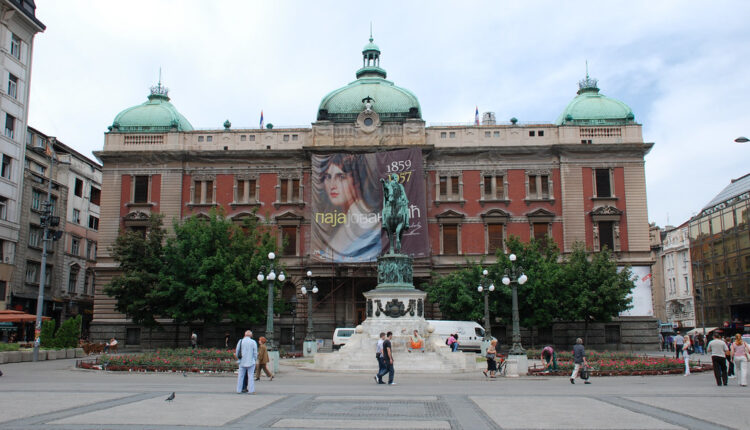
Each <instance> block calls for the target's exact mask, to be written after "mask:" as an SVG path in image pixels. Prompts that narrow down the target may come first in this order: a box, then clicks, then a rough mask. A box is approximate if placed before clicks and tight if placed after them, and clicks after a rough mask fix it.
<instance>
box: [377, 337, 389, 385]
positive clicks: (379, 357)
mask: <svg viewBox="0 0 750 430" xmlns="http://www.w3.org/2000/svg"><path fill="white" fill-rule="evenodd" d="M383 341H385V333H382V332H381V333H380V339H378V346H376V347H375V358H376V359H377V360H378V373H377V375H375V382H377V383H378V384H384V382H383V375H385V372H386V370H387V368H386V365H385V356H384V355H383Z"/></svg>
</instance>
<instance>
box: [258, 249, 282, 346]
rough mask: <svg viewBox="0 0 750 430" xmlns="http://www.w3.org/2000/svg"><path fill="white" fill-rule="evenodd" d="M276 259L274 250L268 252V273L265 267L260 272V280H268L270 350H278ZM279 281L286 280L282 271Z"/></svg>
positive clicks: (267, 329) (268, 339) (267, 338)
mask: <svg viewBox="0 0 750 430" xmlns="http://www.w3.org/2000/svg"><path fill="white" fill-rule="evenodd" d="M274 259H276V254H274V253H273V252H269V253H268V275H263V269H261V271H260V272H258V278H257V279H258V282H263V281H264V280H267V281H268V308H267V310H266V313H267V315H266V345H267V348H268V351H276V344H275V343H274V341H273V284H274V281H275V280H276V279H277V276H276V272H274V265H273V261H274ZM278 280H279V282H284V280H286V276H285V275H284V272H283V271H282V272H281V273H279V275H278Z"/></svg>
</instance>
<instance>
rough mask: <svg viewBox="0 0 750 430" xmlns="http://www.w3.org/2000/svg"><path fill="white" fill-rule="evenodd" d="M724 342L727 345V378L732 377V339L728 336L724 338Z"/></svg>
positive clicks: (733, 376)
mask: <svg viewBox="0 0 750 430" xmlns="http://www.w3.org/2000/svg"><path fill="white" fill-rule="evenodd" d="M724 343H725V344H726V345H727V349H729V351H727V375H729V379H734V378H735V375H734V361H732V339H731V338H729V337H725V338H724Z"/></svg>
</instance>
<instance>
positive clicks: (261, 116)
mask: <svg viewBox="0 0 750 430" xmlns="http://www.w3.org/2000/svg"><path fill="white" fill-rule="evenodd" d="M260 128H263V111H262V110H261V111H260Z"/></svg>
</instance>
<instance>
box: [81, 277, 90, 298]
mask: <svg viewBox="0 0 750 430" xmlns="http://www.w3.org/2000/svg"><path fill="white" fill-rule="evenodd" d="M90 284H91V281H90V279H89V272H88V271H86V275H85V276H84V277H83V291H82V293H83V294H84V295H86V294H88V293H89V285H90Z"/></svg>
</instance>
